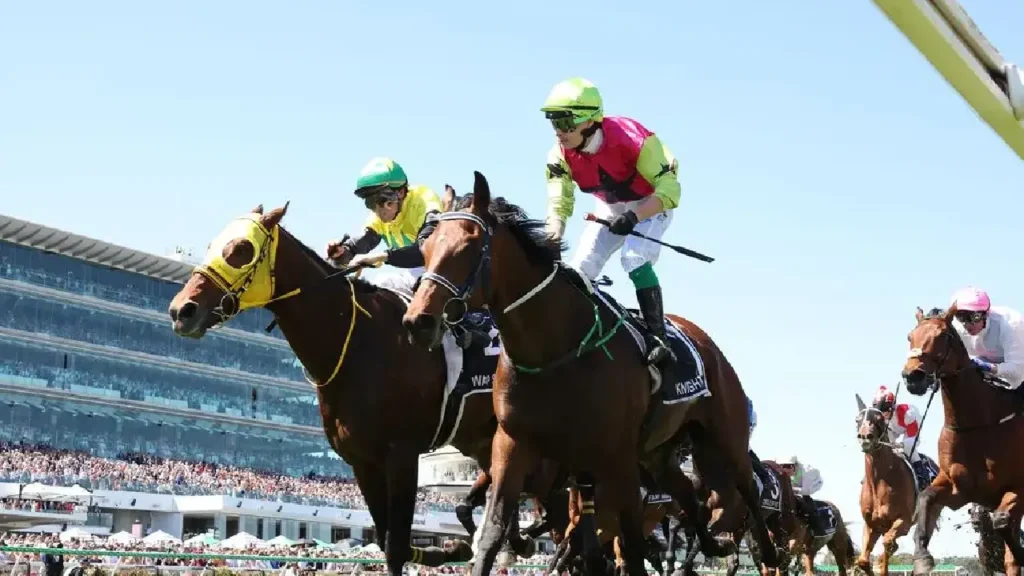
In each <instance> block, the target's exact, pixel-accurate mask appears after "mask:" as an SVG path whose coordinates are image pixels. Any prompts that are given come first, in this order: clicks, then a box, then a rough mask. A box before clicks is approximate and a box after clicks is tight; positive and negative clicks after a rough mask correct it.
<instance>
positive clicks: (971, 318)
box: [956, 310, 988, 324]
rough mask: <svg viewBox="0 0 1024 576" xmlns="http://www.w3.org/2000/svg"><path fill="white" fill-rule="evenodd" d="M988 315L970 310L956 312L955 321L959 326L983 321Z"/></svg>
mask: <svg viewBox="0 0 1024 576" xmlns="http://www.w3.org/2000/svg"><path fill="white" fill-rule="evenodd" d="M987 315H988V314H987V313H986V312H975V311H972V310H957V312H956V319H957V320H959V321H960V323H961V324H972V323H974V322H981V321H982V320H984V319H985V316H987Z"/></svg>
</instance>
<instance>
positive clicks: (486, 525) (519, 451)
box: [472, 426, 530, 576]
mask: <svg viewBox="0 0 1024 576" xmlns="http://www.w3.org/2000/svg"><path fill="white" fill-rule="evenodd" d="M529 463H530V458H529V454H528V453H527V451H526V450H525V448H524V447H522V446H520V445H517V444H516V442H515V440H513V439H512V438H511V437H510V436H509V435H508V434H507V433H506V432H505V430H504V429H503V428H501V427H500V426H499V427H498V430H497V431H496V432H495V434H494V439H493V440H492V442H491V470H490V476H491V498H490V500H489V501H488V502H487V506H486V507H485V508H484V520H483V525H482V526H480V529H479V531H480V534H479V536H478V538H477V542H478V549H477V550H476V555H475V556H474V558H473V560H472V562H473V576H487V575H488V574H490V573H491V569H492V568H493V567H494V559H495V558H496V557H497V556H498V552H499V551H500V550H501V545H502V543H504V541H505V540H506V538H507V537H508V530H509V527H510V526H512V522H511V520H512V516H513V515H516V514H518V513H519V494H520V492H522V490H523V479H524V477H525V475H526V470H527V469H528V465H529ZM477 556H479V557H477Z"/></svg>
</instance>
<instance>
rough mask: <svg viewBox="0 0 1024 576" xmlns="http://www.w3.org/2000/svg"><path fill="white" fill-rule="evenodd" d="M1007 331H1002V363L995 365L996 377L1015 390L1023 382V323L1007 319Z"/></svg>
mask: <svg viewBox="0 0 1024 576" xmlns="http://www.w3.org/2000/svg"><path fill="white" fill-rule="evenodd" d="M1007 325H1008V327H1009V330H1004V331H1003V342H1002V345H1003V361H1002V362H1000V363H999V364H996V376H998V377H999V378H1000V379H1001V380H1004V381H1006V383H1007V384H1009V385H1010V388H1013V389H1017V388H1019V387H1020V385H1021V381H1024V322H1022V321H1021V319H1020V318H1019V317H1014V318H1007Z"/></svg>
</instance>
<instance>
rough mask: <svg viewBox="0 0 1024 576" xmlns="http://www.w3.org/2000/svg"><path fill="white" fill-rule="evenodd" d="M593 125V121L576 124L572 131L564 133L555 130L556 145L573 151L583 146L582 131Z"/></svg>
mask: <svg viewBox="0 0 1024 576" xmlns="http://www.w3.org/2000/svg"><path fill="white" fill-rule="evenodd" d="M593 125H594V121H593V120H587V121H586V122H584V123H583V124H578V125H577V126H576V127H575V128H574V129H573V130H571V131H569V132H566V131H563V130H559V129H555V136H557V137H558V143H559V144H561V145H562V148H567V149H573V148H579V147H580V146H582V145H583V131H584V130H586V129H587V128H590V127H591V126H593Z"/></svg>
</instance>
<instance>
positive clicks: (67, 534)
mask: <svg viewBox="0 0 1024 576" xmlns="http://www.w3.org/2000/svg"><path fill="white" fill-rule="evenodd" d="M59 538H60V541H61V542H70V541H71V540H84V541H86V542H92V541H94V540H96V537H95V536H93V535H92V533H91V532H86V531H85V530H82V529H81V528H78V527H75V528H70V529H68V530H65V531H63V532H61V533H60V536H59Z"/></svg>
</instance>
